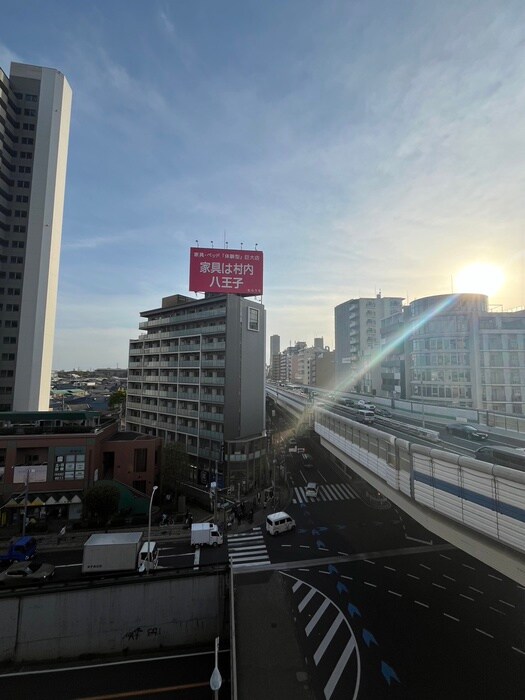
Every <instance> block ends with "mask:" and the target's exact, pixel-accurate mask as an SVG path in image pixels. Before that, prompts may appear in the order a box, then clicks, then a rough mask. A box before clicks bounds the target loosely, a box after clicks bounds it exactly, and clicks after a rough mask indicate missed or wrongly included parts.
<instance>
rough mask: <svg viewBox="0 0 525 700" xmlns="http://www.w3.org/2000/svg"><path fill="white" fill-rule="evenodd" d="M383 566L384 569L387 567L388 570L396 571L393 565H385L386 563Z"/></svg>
mask: <svg viewBox="0 0 525 700" xmlns="http://www.w3.org/2000/svg"><path fill="white" fill-rule="evenodd" d="M383 568H384V569H388V570H389V571H396V569H394V567H393V566H386V565H385V566H384V567H383Z"/></svg>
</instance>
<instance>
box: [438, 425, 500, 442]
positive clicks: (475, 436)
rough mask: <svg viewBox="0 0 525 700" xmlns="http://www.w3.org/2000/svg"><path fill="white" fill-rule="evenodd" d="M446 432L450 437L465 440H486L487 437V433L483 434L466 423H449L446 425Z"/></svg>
mask: <svg viewBox="0 0 525 700" xmlns="http://www.w3.org/2000/svg"><path fill="white" fill-rule="evenodd" d="M446 431H447V433H449V434H450V435H457V436H458V437H462V438H465V440H486V439H487V438H488V436H489V435H488V433H483V432H482V431H481V430H478V429H477V428H475V427H474V426H473V425H468V424H467V423H450V424H449V425H447V427H446Z"/></svg>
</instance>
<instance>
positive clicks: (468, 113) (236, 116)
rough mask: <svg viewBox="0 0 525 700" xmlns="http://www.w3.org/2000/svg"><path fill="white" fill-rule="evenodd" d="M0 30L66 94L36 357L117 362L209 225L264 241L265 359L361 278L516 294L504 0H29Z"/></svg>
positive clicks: (517, 118)
mask: <svg viewBox="0 0 525 700" xmlns="http://www.w3.org/2000/svg"><path fill="white" fill-rule="evenodd" d="M2 30H3V31H2V32H1V33H0V67H2V68H3V70H4V71H6V72H9V68H10V62H11V61H19V62H22V63H29V64H34V65H41V66H49V67H53V68H56V69H58V70H59V71H61V72H63V73H64V75H66V76H67V79H68V81H69V83H70V84H71V87H72V90H73V94H74V100H73V108H72V117H71V136H70V146H69V161H68V175H67V182H66V195H65V197H66V198H65V210H64V222H63V234H62V254H61V262H60V279H59V289H58V302H57V326H56V337H55V348H54V359H53V368H54V369H72V368H79V369H87V368H95V367H116V366H117V364H118V366H119V367H126V366H127V361H128V358H127V352H128V344H129V340H130V339H131V338H133V337H136V336H137V332H138V326H139V322H140V315H139V314H140V311H141V310H142V309H145V308H146V309H147V308H153V307H154V306H155V304H156V303H157V301H158V299H159V298H161V297H163V296H168V295H171V294H175V293H181V294H188V284H189V283H188V271H189V251H190V248H191V247H192V246H195V245H199V246H201V247H211V245H212V242H213V246H214V247H217V248H222V247H224V246H225V244H226V243H227V244H228V247H229V248H240V247H241V244H242V246H243V247H244V248H252V249H253V248H254V247H255V245H256V244H257V247H258V249H259V250H261V251H263V252H264V256H265V276H264V294H263V297H262V302H263V303H264V305H265V307H266V309H267V331H268V337H267V358H268V355H269V337H270V336H271V335H279V336H280V337H281V347H284V346H286V345H288V344H289V342H290V341H291V342H292V344H293V343H295V342H296V341H302V340H304V341H306V342H307V343H308V344H313V340H314V338H315V337H321V336H322V337H323V338H324V343H325V345H327V346H330V347H331V348H333V347H334V309H335V307H336V306H337V305H338V304H341V303H343V302H345V301H347V300H349V299H353V298H359V297H374V296H375V295H376V293H378V292H379V291H381V293H382V294H383V296H398V297H404V298H405V303H406V302H409V301H412V300H414V299H416V298H420V297H425V296H430V295H435V294H446V293H449V292H451V291H472V292H481V293H487V294H489V297H490V298H489V301H490V304H492V305H501V307H502V308H503V309H504V310H508V309H512V308H515V307H519V306H523V305H524V303H525V276H524V255H523V252H524V231H525V228H524V226H523V222H524V213H525V212H524V209H525V203H524V200H523V196H522V192H523V189H524V187H523V185H524V179H525V174H524V171H523V164H522V156H521V154H522V153H523V152H525V143H524V141H525V127H523V125H522V120H521V115H522V114H523V112H524V110H525V88H524V87H523V80H522V75H523V73H524V69H525V41H524V39H525V6H524V5H523V3H521V2H517V1H512V0H511V1H510V2H507V3H505V4H504V5H502V4H501V3H498V2H496V1H495V0H486V1H476V2H475V1H473V0H472V1H466V2H463V3H459V4H458V3H454V2H452V0H446V1H445V2H443V3H438V4H434V5H432V4H430V3H418V4H407V3H405V4H397V3H391V2H388V1H387V0H372V1H370V0H368V1H367V2H365V1H364V0H355V1H354V2H351V3H345V4H341V3H339V2H335V1H334V0H328V1H327V2H326V3H322V4H319V3H316V2H313V0H300V1H299V0H287V1H286V2H284V3H283V2H277V0H268V2H265V3H259V2H254V1H253V0H242V1H241V0H229V1H228V2H225V3H221V4H220V5H218V4H217V3H213V2H208V1H206V0H203V2H200V3H196V4H186V3H177V4H170V3H166V2H165V1H164V0H163V1H160V0H153V1H152V2H150V3H148V5H147V7H146V6H142V5H140V4H131V5H130V4H129V3H128V2H124V0H114V2H112V3H102V2H100V0H93V2H91V3H89V4H72V3H68V2H65V0H50V2H48V3H46V4H45V5H42V4H41V3H38V2H36V1H35V0H29V1H28V2H26V3H23V4H22V5H16V4H14V5H12V6H11V7H9V8H8V9H6V11H4V12H3V14H2ZM473 266H474V267H473Z"/></svg>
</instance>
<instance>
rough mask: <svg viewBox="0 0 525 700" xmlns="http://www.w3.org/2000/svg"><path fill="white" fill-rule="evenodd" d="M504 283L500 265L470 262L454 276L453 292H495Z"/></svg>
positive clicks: (489, 294) (491, 293)
mask: <svg viewBox="0 0 525 700" xmlns="http://www.w3.org/2000/svg"><path fill="white" fill-rule="evenodd" d="M504 283H505V275H504V273H503V270H502V269H501V267H498V266H497V265H492V264H491V263H472V264H471V265H467V267H464V268H463V269H462V270H460V271H459V272H458V273H457V275H456V276H455V278H454V292H458V293H461V292H470V293H472V294H486V295H487V296H488V297H490V296H492V295H493V294H497V292H499V290H500V289H501V288H502V287H503V285H504Z"/></svg>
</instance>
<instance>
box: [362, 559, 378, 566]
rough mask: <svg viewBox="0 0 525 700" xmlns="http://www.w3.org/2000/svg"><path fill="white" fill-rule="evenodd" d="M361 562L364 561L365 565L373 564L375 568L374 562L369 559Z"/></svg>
mask: <svg viewBox="0 0 525 700" xmlns="http://www.w3.org/2000/svg"><path fill="white" fill-rule="evenodd" d="M363 561H366V563H367V564H374V566H375V561H372V560H371V559H363Z"/></svg>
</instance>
